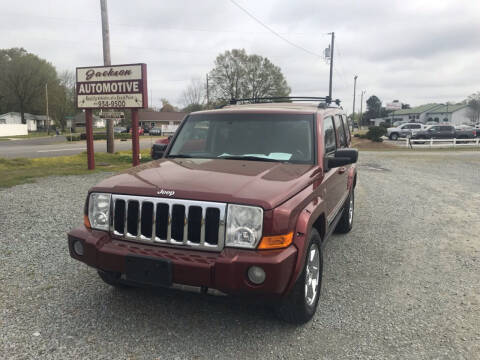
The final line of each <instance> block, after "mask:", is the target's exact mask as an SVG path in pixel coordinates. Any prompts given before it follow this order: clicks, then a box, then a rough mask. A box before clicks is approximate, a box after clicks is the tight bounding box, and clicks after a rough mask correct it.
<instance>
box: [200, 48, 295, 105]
mask: <svg viewBox="0 0 480 360" xmlns="http://www.w3.org/2000/svg"><path fill="white" fill-rule="evenodd" d="M209 78H210V79H212V86H211V90H212V93H213V94H212V95H213V96H212V98H214V99H215V101H217V102H223V101H225V100H229V99H232V98H233V99H239V98H259V97H281V96H288V95H289V94H290V87H289V86H288V84H287V81H286V79H285V77H284V76H283V74H282V71H281V69H280V68H279V67H278V66H276V65H274V64H273V63H272V62H271V61H270V60H269V59H267V58H264V57H262V56H260V55H248V54H247V53H246V52H245V50H244V49H240V50H239V49H233V50H231V51H226V52H225V53H223V54H220V55H218V56H217V58H216V59H215V68H214V69H213V70H212V71H211V72H210V75H209Z"/></svg>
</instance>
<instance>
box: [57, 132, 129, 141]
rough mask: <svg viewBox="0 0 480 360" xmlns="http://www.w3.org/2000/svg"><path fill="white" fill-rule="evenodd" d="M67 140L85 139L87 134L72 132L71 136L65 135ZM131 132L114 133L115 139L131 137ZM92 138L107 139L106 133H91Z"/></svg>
mask: <svg viewBox="0 0 480 360" xmlns="http://www.w3.org/2000/svg"><path fill="white" fill-rule="evenodd" d="M66 137H67V140H68V141H80V140H86V139H87V134H85V133H82V134H72V136H71V138H70V135H66ZM131 138H132V134H126V133H122V134H115V139H121V140H122V139H131ZM93 140H107V134H98V133H94V134H93Z"/></svg>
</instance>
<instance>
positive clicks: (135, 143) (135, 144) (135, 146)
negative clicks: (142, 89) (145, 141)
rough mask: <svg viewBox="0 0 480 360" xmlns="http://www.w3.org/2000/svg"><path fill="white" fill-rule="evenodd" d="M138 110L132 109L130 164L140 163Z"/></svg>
mask: <svg viewBox="0 0 480 360" xmlns="http://www.w3.org/2000/svg"><path fill="white" fill-rule="evenodd" d="M138 137H139V135H138V110H137V109H132V164H133V166H137V165H140V159H139V154H140V144H139V140H138Z"/></svg>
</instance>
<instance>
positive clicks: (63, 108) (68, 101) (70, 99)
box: [49, 70, 75, 131]
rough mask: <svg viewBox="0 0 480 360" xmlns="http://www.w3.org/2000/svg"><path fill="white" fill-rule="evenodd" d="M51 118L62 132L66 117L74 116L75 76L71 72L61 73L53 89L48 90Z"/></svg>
mask: <svg viewBox="0 0 480 360" xmlns="http://www.w3.org/2000/svg"><path fill="white" fill-rule="evenodd" d="M49 99H50V103H51V106H50V108H51V113H52V115H53V116H52V117H53V118H54V119H55V123H56V124H57V125H59V126H60V127H61V129H62V131H65V126H66V122H67V120H66V117H67V116H72V115H75V74H74V73H73V72H72V71H68V70H65V71H63V72H62V73H61V74H60V76H59V78H58V81H57V83H56V84H55V87H54V88H53V89H52V90H50V89H49Z"/></svg>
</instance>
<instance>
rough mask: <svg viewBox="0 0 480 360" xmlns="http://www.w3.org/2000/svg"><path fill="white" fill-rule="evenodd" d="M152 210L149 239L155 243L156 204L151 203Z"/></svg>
mask: <svg viewBox="0 0 480 360" xmlns="http://www.w3.org/2000/svg"><path fill="white" fill-rule="evenodd" d="M152 207H153V209H152V238H151V239H150V240H151V241H152V242H154V241H155V236H157V234H156V232H157V231H156V230H157V229H156V226H157V204H155V203H153V206H152Z"/></svg>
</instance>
